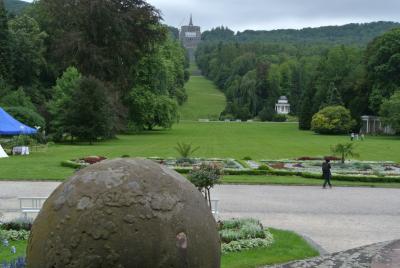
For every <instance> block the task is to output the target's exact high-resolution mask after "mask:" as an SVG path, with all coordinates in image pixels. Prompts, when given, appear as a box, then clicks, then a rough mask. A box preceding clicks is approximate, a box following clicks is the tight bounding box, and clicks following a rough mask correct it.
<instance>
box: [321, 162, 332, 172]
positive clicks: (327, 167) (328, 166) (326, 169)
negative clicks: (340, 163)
mask: <svg viewBox="0 0 400 268" xmlns="http://www.w3.org/2000/svg"><path fill="white" fill-rule="evenodd" d="M322 173H323V174H324V175H325V174H329V175H330V174H331V164H330V163H327V162H324V163H322Z"/></svg>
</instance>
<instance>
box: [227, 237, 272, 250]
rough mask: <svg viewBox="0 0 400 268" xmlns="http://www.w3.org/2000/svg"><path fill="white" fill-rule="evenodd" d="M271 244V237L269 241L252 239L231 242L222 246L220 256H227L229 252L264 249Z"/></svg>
mask: <svg viewBox="0 0 400 268" xmlns="http://www.w3.org/2000/svg"><path fill="white" fill-rule="evenodd" d="M272 243H273V239H272V237H271V239H265V238H264V239H263V238H253V239H244V240H238V241H232V242H230V243H227V244H222V245H221V252H222V254H227V253H230V252H240V251H244V250H249V249H253V248H264V247H268V246H270V245H271V244H272Z"/></svg>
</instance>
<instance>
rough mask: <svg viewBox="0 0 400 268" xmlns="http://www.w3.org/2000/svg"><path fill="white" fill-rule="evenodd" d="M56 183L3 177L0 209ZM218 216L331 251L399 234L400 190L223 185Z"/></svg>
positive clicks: (217, 192) (12, 212)
mask: <svg viewBox="0 0 400 268" xmlns="http://www.w3.org/2000/svg"><path fill="white" fill-rule="evenodd" d="M58 185H59V183H58V182H0V211H3V212H4V211H7V213H5V216H6V217H7V218H13V217H16V216H18V215H19V214H18V213H17V212H16V210H17V209H18V206H19V204H18V197H42V196H48V195H49V194H50V193H51V192H52V191H53V190H54V189H55V188H56V187H57V186H58ZM212 198H213V199H219V200H220V216H221V217H222V218H231V217H255V218H258V219H260V220H261V221H262V222H263V224H264V225H265V226H271V227H275V228H281V229H287V230H294V231H296V232H298V233H300V234H302V235H305V236H307V237H309V238H311V239H312V240H313V241H314V242H316V243H317V244H319V245H320V246H322V247H323V248H324V249H325V250H327V251H328V252H337V251H343V250H348V249H351V248H355V247H359V246H364V245H367V244H372V243H377V242H382V241H390V240H394V239H400V189H375V188H334V189H332V190H330V189H326V190H323V189H320V188H319V187H296V186H290V187H287V186H244V185H241V186H237V185H221V186H217V187H216V188H215V189H214V190H213V191H212Z"/></svg>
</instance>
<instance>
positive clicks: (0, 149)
mask: <svg viewBox="0 0 400 268" xmlns="http://www.w3.org/2000/svg"><path fill="white" fill-rule="evenodd" d="M6 157H8V155H7V154H6V152H4V150H3V147H1V144H0V158H6Z"/></svg>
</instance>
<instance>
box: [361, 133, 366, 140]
mask: <svg viewBox="0 0 400 268" xmlns="http://www.w3.org/2000/svg"><path fill="white" fill-rule="evenodd" d="M364 139H365V135H364V133H361V140H362V141H364Z"/></svg>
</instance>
